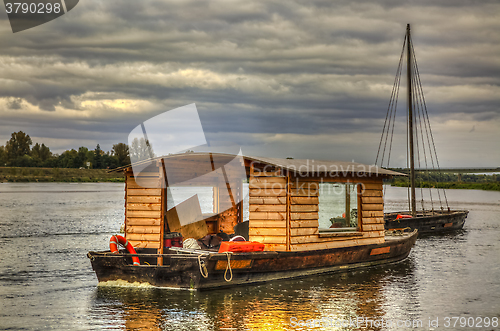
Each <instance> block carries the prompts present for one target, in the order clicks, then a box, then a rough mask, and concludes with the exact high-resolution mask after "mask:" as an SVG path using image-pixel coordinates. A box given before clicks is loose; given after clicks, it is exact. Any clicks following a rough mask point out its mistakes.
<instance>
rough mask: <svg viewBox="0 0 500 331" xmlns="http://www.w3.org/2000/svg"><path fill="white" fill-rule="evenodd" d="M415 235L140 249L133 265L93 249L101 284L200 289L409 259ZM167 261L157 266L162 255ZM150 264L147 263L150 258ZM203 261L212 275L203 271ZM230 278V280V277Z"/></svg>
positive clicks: (122, 257) (91, 254)
mask: <svg viewBox="0 0 500 331" xmlns="http://www.w3.org/2000/svg"><path fill="white" fill-rule="evenodd" d="M416 238H417V231H413V232H411V233H405V234H403V235H400V236H386V242H385V243H384V244H376V245H362V246H354V247H344V248H333V249H324V250H314V251H302V252H253V253H234V254H231V257H230V266H231V269H229V268H227V262H228V256H227V255H226V254H224V253H215V252H214V253H212V254H209V255H204V256H198V255H196V254H163V255H156V254H141V253H140V252H138V254H137V256H139V259H140V260H141V265H140V266H133V265H132V259H131V255H130V254H119V255H117V254H111V253H110V252H89V253H88V257H89V258H90V260H91V263H92V268H93V269H94V271H95V273H96V275H97V279H98V281H99V283H100V284H108V285H113V284H115V282H116V281H125V282H127V283H135V282H138V283H149V284H150V285H152V286H155V287H163V288H175V289H186V290H201V289H211V288H219V287H230V286H235V285H243V284H253V283H261V282H267V281H271V280H278V279H288V278H297V277H304V276H308V275H315V274H322V273H333V272H344V271H348V270H353V269H358V268H367V267H371V266H376V265H380V264H385V263H393V262H397V261H401V260H403V259H405V258H406V257H407V256H408V254H409V253H410V250H411V248H412V246H413V245H414V243H415V240H416ZM160 256H161V257H162V258H163V265H162V266H157V265H153V263H155V262H154V261H156V259H157V258H158V257H160ZM148 260H149V261H150V262H148V263H149V264H151V265H145V262H147V261H148ZM200 263H204V264H205V265H206V268H207V269H206V271H207V272H208V277H206V278H205V277H203V276H202V271H203V270H200ZM229 279H230V280H229ZM117 284H118V283H117Z"/></svg>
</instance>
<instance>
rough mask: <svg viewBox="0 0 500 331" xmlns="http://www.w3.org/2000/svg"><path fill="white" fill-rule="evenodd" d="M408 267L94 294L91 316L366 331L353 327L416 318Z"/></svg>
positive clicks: (161, 326) (147, 323)
mask: <svg viewBox="0 0 500 331" xmlns="http://www.w3.org/2000/svg"><path fill="white" fill-rule="evenodd" d="M414 267H415V262H414V261H413V259H412V258H409V259H407V260H405V261H403V262H401V263H398V264H393V265H388V266H382V267H377V268H372V269H368V270H363V271H357V272H350V273H344V274H333V275H323V276H313V277H307V278H303V279H297V280H287V281H275V282H271V283H266V284H262V285H254V286H247V287H236V288H230V289H221V290H214V291H206V292H186V291H172V290H162V289H157V288H125V287H113V288H112V287H98V288H97V289H96V295H95V296H94V300H93V304H92V306H91V308H90V309H91V311H90V315H91V316H96V315H98V314H100V313H102V311H103V310H104V311H107V316H106V317H105V318H104V319H105V320H107V321H108V323H109V322H110V321H113V322H114V323H116V324H115V326H117V327H119V326H121V328H122V329H123V328H125V329H126V330H290V329H296V330H306V329H307V330H309V329H327V330H366V329H367V327H366V324H362V323H370V322H367V321H366V320H364V321H363V322H359V321H360V320H358V322H359V323H360V324H358V325H356V324H355V323H354V321H356V319H358V318H365V319H366V318H369V319H370V320H373V321H376V320H381V319H386V320H387V319H407V318H416V317H415V316H411V308H412V307H413V308H415V307H416V306H415V305H416V303H417V302H418V298H416V297H415V296H414V295H413V292H414V290H415V286H416V285H415V283H416V282H415V279H413V277H414V276H413V275H414ZM388 298H391V299H390V300H391V302H388V301H389V299H388ZM394 298H397V302H394ZM395 307H396V309H395ZM398 307H399V309H398ZM408 314H409V315H408ZM96 317H97V316H96ZM101 318H103V316H101ZM311 321H314V323H315V324H312V323H313V322H311ZM342 321H345V322H344V324H342ZM349 321H352V322H350V323H349ZM301 322H302V323H301ZM368 326H369V327H368V329H370V330H385V329H387V328H386V327H382V326H378V325H373V324H372V325H370V324H368Z"/></svg>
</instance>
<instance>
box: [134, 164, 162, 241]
mask: <svg viewBox="0 0 500 331" xmlns="http://www.w3.org/2000/svg"><path fill="white" fill-rule="evenodd" d="M125 175H126V183H125V237H126V238H127V240H128V241H129V242H130V243H131V244H132V246H134V247H143V248H160V247H161V241H162V240H161V239H162V238H161V235H162V231H161V226H162V222H161V217H162V215H161V213H162V208H161V205H162V189H161V185H160V180H162V178H161V176H160V172H159V171H157V172H147V173H142V174H141V176H140V177H141V179H140V180H139V183H147V186H148V187H149V188H144V187H143V186H140V185H139V184H138V183H137V182H136V179H135V178H134V175H133V173H132V172H126V173H125Z"/></svg>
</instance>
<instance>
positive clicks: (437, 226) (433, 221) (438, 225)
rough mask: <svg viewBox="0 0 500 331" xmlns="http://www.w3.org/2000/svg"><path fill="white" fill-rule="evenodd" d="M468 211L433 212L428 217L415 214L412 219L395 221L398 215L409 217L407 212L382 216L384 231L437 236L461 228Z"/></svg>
mask: <svg viewBox="0 0 500 331" xmlns="http://www.w3.org/2000/svg"><path fill="white" fill-rule="evenodd" d="M468 213H469V211H467V210H456V211H450V212H433V213H432V214H430V215H423V214H421V213H420V214H417V217H413V218H400V219H396V217H397V215H398V214H403V215H404V214H406V215H409V214H410V212H409V211H401V212H392V213H386V214H384V221H385V229H386V230H396V229H405V228H410V229H411V230H418V233H419V235H425V234H439V233H445V232H450V231H456V230H460V229H462V228H463V226H464V224H465V218H466V217H467V215H468Z"/></svg>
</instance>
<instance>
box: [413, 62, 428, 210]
mask: <svg viewBox="0 0 500 331" xmlns="http://www.w3.org/2000/svg"><path fill="white" fill-rule="evenodd" d="M413 66H414V61H412V67H413ZM412 81H415V75H413V77H412ZM413 85H415V84H413ZM415 89H416V88H415V87H414V86H413V89H412V92H413V93H412V98H413V101H414V102H413V112H412V115H413V119H414V120H413V123H415V133H414V135H415V142H416V150H417V163H418V168H419V169H421V168H422V165H421V163H420V143H419V139H418V128H419V125H420V123H419V122H418V121H417V112H416V108H417V107H416V106H417V100H416V95H415V94H416V91H415ZM420 177H421V176H420ZM419 183H420V185H419V186H420V203H421V205H422V211H424V210H425V207H424V194H423V188H422V184H423V183H422V180H421V178H420V179H419Z"/></svg>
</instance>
